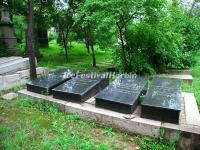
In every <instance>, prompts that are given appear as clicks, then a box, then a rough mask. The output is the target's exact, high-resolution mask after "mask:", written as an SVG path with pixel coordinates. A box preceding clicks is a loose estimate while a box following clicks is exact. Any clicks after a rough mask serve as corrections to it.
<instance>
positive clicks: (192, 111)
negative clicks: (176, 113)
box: [183, 93, 200, 126]
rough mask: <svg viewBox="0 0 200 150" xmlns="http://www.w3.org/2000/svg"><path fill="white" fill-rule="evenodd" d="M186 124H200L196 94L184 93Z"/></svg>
mask: <svg viewBox="0 0 200 150" xmlns="http://www.w3.org/2000/svg"><path fill="white" fill-rule="evenodd" d="M183 94H184V102H185V119H186V124H190V125H197V126H200V114H199V109H198V106H197V102H196V99H195V96H194V94H192V93H183Z"/></svg>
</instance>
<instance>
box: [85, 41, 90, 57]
mask: <svg viewBox="0 0 200 150" xmlns="http://www.w3.org/2000/svg"><path fill="white" fill-rule="evenodd" d="M85 46H86V48H87V52H88V54H89V53H90V45H89V42H88V40H87V38H86V39H85Z"/></svg>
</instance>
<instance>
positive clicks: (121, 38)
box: [117, 23, 128, 72]
mask: <svg viewBox="0 0 200 150" xmlns="http://www.w3.org/2000/svg"><path fill="white" fill-rule="evenodd" d="M117 27H118V30H119V38H120V41H121V48H122V60H123V62H124V71H125V72H126V71H127V68H128V67H127V61H126V54H125V44H124V38H123V31H122V28H121V27H120V25H119V24H118V23H117Z"/></svg>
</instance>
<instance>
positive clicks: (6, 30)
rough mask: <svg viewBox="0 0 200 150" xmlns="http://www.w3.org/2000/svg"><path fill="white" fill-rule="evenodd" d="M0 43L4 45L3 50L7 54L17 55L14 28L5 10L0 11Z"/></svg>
mask: <svg viewBox="0 0 200 150" xmlns="http://www.w3.org/2000/svg"><path fill="white" fill-rule="evenodd" d="M0 42H3V43H5V48H6V50H7V51H8V52H9V53H11V54H12V55H19V49H18V48H17V38H16V36H15V32H14V26H13V23H12V21H11V19H10V13H9V10H8V9H7V8H1V9H0Z"/></svg>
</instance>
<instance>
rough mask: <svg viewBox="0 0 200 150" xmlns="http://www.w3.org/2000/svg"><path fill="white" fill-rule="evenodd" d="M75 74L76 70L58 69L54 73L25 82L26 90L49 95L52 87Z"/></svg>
mask: <svg viewBox="0 0 200 150" xmlns="http://www.w3.org/2000/svg"><path fill="white" fill-rule="evenodd" d="M75 75H76V72H74V71H71V70H66V69H63V70H59V71H56V72H54V73H50V74H48V75H47V76H43V77H41V78H38V79H36V80H33V81H30V82H29V83H27V90H28V91H31V92H34V93H39V94H44V95H50V94H52V89H53V88H55V87H57V86H58V85H60V84H62V83H64V82H66V81H68V80H70V79H71V77H73V76H75Z"/></svg>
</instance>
